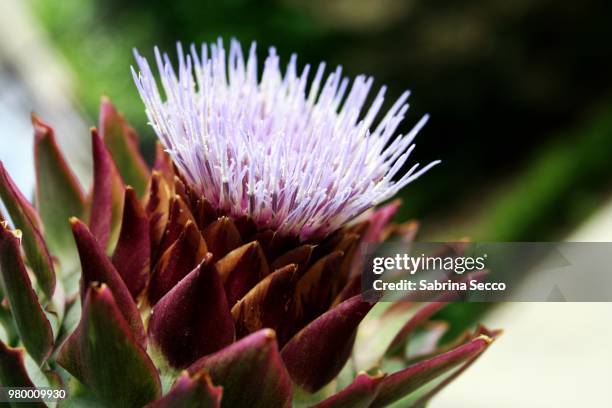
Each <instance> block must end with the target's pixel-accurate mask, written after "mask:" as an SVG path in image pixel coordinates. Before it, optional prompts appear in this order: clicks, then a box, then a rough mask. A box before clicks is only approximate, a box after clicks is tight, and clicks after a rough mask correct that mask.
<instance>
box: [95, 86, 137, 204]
mask: <svg viewBox="0 0 612 408" xmlns="http://www.w3.org/2000/svg"><path fill="white" fill-rule="evenodd" d="M100 136H101V137H102V139H103V140H104V144H105V145H106V147H107V148H108V151H109V153H110V154H111V156H112V158H113V161H114V162H115V164H116V165H117V168H118V169H119V173H121V177H122V178H123V180H124V181H125V183H126V184H128V185H131V186H132V187H133V188H134V190H135V191H136V194H137V195H138V196H139V197H143V196H144V194H145V192H146V190H147V184H148V182H149V168H148V167H147V165H146V163H145V161H144V159H143V158H142V156H141V155H140V152H139V149H138V135H137V134H136V131H135V130H134V129H133V128H132V127H131V126H130V125H128V124H127V122H126V121H125V119H124V118H123V115H121V114H120V113H119V112H117V110H116V109H115V107H114V106H113V104H112V103H111V101H110V100H109V99H108V98H107V97H102V101H101V104H100Z"/></svg>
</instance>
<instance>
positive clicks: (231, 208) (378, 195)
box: [132, 40, 438, 240]
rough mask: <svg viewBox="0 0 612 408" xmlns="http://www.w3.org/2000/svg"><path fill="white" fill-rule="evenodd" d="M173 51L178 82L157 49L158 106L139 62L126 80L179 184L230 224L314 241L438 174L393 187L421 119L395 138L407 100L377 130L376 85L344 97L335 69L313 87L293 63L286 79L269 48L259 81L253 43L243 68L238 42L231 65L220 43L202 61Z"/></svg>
mask: <svg viewBox="0 0 612 408" xmlns="http://www.w3.org/2000/svg"><path fill="white" fill-rule="evenodd" d="M177 48H178V71H177V70H175V69H174V68H173V66H172V64H171V62H170V59H169V58H168V56H167V54H160V52H159V50H158V49H157V48H156V49H155V58H156V62H157V67H158V69H159V74H160V75H159V76H160V79H161V84H162V86H163V89H164V96H163V97H162V95H161V93H160V90H159V88H158V85H157V81H156V78H155V76H154V74H153V72H152V71H151V68H150V66H149V64H148V62H147V60H146V59H145V58H143V57H141V56H140V55H138V53H137V52H136V53H135V56H136V61H137V63H138V67H139V68H140V72H139V73H136V71H135V70H134V69H133V68H132V73H133V75H134V80H135V82H136V85H137V87H138V91H139V92H140V96H141V97H142V100H143V101H144V103H145V105H146V112H147V115H148V117H149V121H150V123H151V125H152V126H153V128H154V130H155V132H156V133H157V135H158V137H159V138H160V139H161V142H162V144H163V145H164V147H165V148H166V150H167V151H168V153H169V154H170V155H171V157H172V159H173V160H174V163H175V164H176V165H177V167H178V168H179V169H180V171H181V172H182V174H183V176H184V177H185V178H186V179H187V181H188V182H189V183H190V184H191V185H192V187H193V188H195V190H196V191H197V192H198V193H200V194H202V195H203V196H204V197H205V198H206V199H207V200H208V201H209V202H210V203H211V204H212V205H213V206H214V207H216V208H217V209H219V210H221V211H223V212H225V213H226V214H228V215H230V216H232V217H240V216H245V215H246V216H249V217H251V218H252V219H253V221H254V222H255V223H256V224H257V225H258V227H260V228H271V229H273V230H276V231H278V232H279V233H281V234H285V235H295V236H299V237H300V238H301V239H304V240H306V239H310V238H318V237H322V236H324V235H326V234H328V233H330V232H332V231H334V230H336V229H338V228H340V227H341V226H342V225H343V224H345V223H346V222H348V221H350V220H351V219H352V218H354V217H356V216H358V215H359V214H361V213H363V212H364V211H366V210H367V209H369V208H371V207H373V206H375V205H376V204H379V203H381V202H382V201H385V200H387V199H388V198H390V197H392V196H393V195H395V194H396V193H397V191H398V190H400V189H401V188H403V187H404V186H406V185H407V184H408V183H410V182H411V181H413V180H415V179H416V178H417V177H419V176H420V175H421V174H423V173H425V172H426V171H427V170H428V169H430V168H431V167H432V166H434V165H436V164H437V163H438V161H436V162H432V163H429V164H428V165H426V166H424V167H422V168H419V164H415V165H414V166H412V167H411V168H410V169H409V170H408V171H407V172H406V173H405V174H403V175H401V176H399V175H398V173H399V172H400V170H401V169H402V167H403V166H404V164H405V163H406V161H407V160H408V157H409V155H410V153H411V152H412V150H413V148H414V145H413V144H412V141H413V139H414V137H415V136H416V134H417V133H418V131H419V130H420V129H421V127H423V125H424V124H425V122H426V121H427V119H428V117H427V115H426V116H424V117H423V118H422V119H421V120H420V121H419V122H418V123H417V124H416V126H415V127H414V128H413V129H412V130H411V131H410V132H409V133H408V134H406V135H400V136H397V137H394V135H395V130H396V129H397V126H398V125H399V123H400V122H401V121H402V119H403V118H404V114H405V113H406V111H407V110H408V104H407V103H406V100H407V98H408V95H409V93H408V92H405V93H404V94H402V95H401V96H400V98H399V99H398V100H397V101H396V102H395V104H393V106H392V107H391V109H389V111H388V112H387V113H386V114H385V115H384V116H383V117H382V118H380V120H379V121H378V122H377V124H376V126H374V127H373V124H374V122H375V120H376V119H377V117H378V116H379V112H380V109H381V106H382V105H383V101H384V94H385V87H382V88H381V89H380V90H379V92H378V94H377V95H376V98H375V99H374V101H373V102H372V105H371V106H370V107H369V109H368V108H366V109H364V104H365V101H366V98H367V96H368V93H369V91H370V88H371V87H372V83H373V78H372V77H367V76H365V75H360V76H358V77H356V78H355V80H354V81H353V83H352V85H350V86H349V79H348V78H345V77H344V78H343V77H342V69H341V67H338V68H337V69H336V70H335V71H334V72H332V73H331V74H329V75H327V77H326V78H324V71H325V64H324V63H321V64H320V65H319V67H318V69H317V70H316V72H315V73H314V78H313V79H312V80H311V81H310V85H309V84H308V82H309V74H310V66H309V65H306V66H305V67H304V69H303V70H302V71H301V73H300V72H298V67H297V63H296V55H295V54H294V55H292V56H291V59H290V61H289V64H288V66H287V69H286V70H285V73H284V75H283V73H282V71H281V68H280V61H279V57H278V55H277V54H276V50H275V49H274V48H270V50H269V53H268V56H267V57H266V60H265V62H264V66H263V71H262V72H261V74H259V73H258V64H257V57H256V53H255V43H253V44H252V45H251V48H250V50H249V55H248V58H247V59H246V60H245V58H244V56H243V54H242V49H241V46H240V44H239V43H238V42H237V41H232V42H231V45H230V49H229V55H226V50H225V48H224V47H223V43H222V41H221V40H218V42H217V43H216V44H210V45H206V44H203V45H202V48H201V50H200V51H199V52H198V50H197V49H196V48H195V47H194V46H193V45H192V46H191V49H190V52H189V53H188V54H187V55H186V54H185V53H184V52H183V49H182V47H181V45H180V44H178V46H177ZM396 176H397V177H396Z"/></svg>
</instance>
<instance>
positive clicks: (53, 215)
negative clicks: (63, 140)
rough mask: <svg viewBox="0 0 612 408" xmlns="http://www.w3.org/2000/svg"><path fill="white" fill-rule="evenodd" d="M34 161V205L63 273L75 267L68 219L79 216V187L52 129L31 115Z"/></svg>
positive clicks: (81, 202)
mask: <svg viewBox="0 0 612 408" xmlns="http://www.w3.org/2000/svg"><path fill="white" fill-rule="evenodd" d="M32 123H33V125H34V136H35V142H34V160H35V164H36V207H37V209H38V213H39V214H40V218H41V220H42V223H43V225H44V236H45V239H46V243H47V245H48V246H49V250H50V251H51V253H52V254H53V255H54V256H56V257H57V258H58V259H59V262H60V266H61V269H62V273H63V274H67V273H69V272H72V271H74V270H75V269H76V268H77V267H78V261H79V258H78V255H77V252H76V246H75V244H74V239H73V238H72V231H71V230H70V224H69V223H68V220H69V219H70V217H81V216H82V215H83V213H84V207H85V199H84V196H83V192H82V190H81V186H80V185H79V182H78V181H77V178H76V177H75V175H74V173H72V171H71V170H70V168H69V167H68V164H67V162H66V160H65V159H64V156H63V155H62V153H61V151H60V149H59V147H58V145H57V141H56V139H55V134H54V132H53V129H52V128H51V127H49V126H47V125H46V124H45V123H43V122H42V121H41V120H40V119H39V118H38V117H36V116H35V115H32Z"/></svg>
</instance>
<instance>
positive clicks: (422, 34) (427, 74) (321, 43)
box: [29, 0, 612, 241]
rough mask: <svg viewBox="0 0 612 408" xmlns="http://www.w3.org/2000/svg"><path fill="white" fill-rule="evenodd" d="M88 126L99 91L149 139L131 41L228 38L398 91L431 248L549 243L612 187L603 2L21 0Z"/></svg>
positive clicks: (412, 207) (408, 210)
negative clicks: (462, 241) (428, 165)
mask: <svg viewBox="0 0 612 408" xmlns="http://www.w3.org/2000/svg"><path fill="white" fill-rule="evenodd" d="M29 5H30V6H31V9H32V12H33V14H34V16H35V17H36V18H37V19H38V20H39V21H40V22H41V23H42V27H43V28H44V31H45V32H46V33H48V35H49V37H50V39H51V41H52V43H53V44H54V45H55V46H56V47H57V48H58V49H59V51H60V52H61V54H63V55H64V56H65V58H66V60H67V61H68V63H69V66H70V67H71V70H72V71H73V73H74V75H75V77H76V81H75V84H76V100H77V101H78V102H79V103H80V104H82V106H84V109H85V111H86V114H87V115H88V116H89V118H90V122H91V123H92V124H93V123H95V118H96V117H97V109H98V103H99V97H100V95H101V94H107V95H109V96H110V97H111V99H112V100H113V101H114V102H115V103H116V104H117V105H118V107H119V108H120V110H122V111H123V112H124V113H125V114H126V116H127V117H128V119H129V120H130V121H131V122H132V123H133V124H134V126H135V127H136V128H137V129H138V130H139V131H140V133H141V135H142V142H143V146H144V149H145V151H146V152H147V154H148V155H149V157H150V155H151V151H152V142H153V137H152V131H151V130H150V129H149V128H148V127H147V125H146V118H145V115H144V112H143V107H142V104H141V102H140V100H139V98H138V95H137V92H136V90H135V87H134V86H133V83H132V79H131V75H130V72H129V66H130V65H131V64H132V63H133V58H132V48H133V47H137V48H138V49H139V50H140V52H141V53H143V54H144V55H148V56H150V55H151V54H152V47H153V46H154V45H159V46H160V47H162V48H163V49H166V50H169V51H172V50H173V48H174V44H175V42H176V41H177V40H180V41H182V42H184V43H190V42H195V43H200V42H202V41H212V40H215V39H216V38H217V37H218V36H222V37H223V38H224V39H226V40H228V39H229V38H230V37H235V38H237V39H239V40H241V41H242V42H243V45H244V46H245V47H246V44H247V43H248V42H250V41H251V40H256V41H257V42H258V50H259V54H260V55H262V56H263V54H265V53H266V50H267V47H269V46H271V45H274V46H276V47H277V48H278V51H279V53H280V55H281V57H283V58H284V59H285V61H287V59H288V56H289V54H290V53H291V52H297V53H298V54H299V61H301V62H302V63H306V62H309V63H318V62H319V61H321V60H326V61H327V62H328V63H330V65H332V66H333V65H336V64H342V65H343V67H344V68H345V73H346V74H349V75H351V76H354V75H356V74H359V73H368V74H371V75H374V76H375V78H376V81H377V84H378V85H382V84H387V85H388V86H389V90H390V92H389V93H388V95H389V100H388V101H387V103H388V104H389V106H390V104H391V103H392V100H393V99H394V98H395V97H397V96H399V94H400V93H401V92H402V91H404V90H405V89H411V90H412V96H411V103H412V104H411V109H410V111H409V115H408V117H407V119H406V120H405V122H404V126H403V129H402V130H404V131H405V130H406V129H409V128H410V127H411V126H412V125H413V124H414V123H416V121H417V120H418V119H419V118H420V116H421V115H422V114H423V113H425V112H429V113H430V114H431V116H432V118H431V120H430V122H429V124H428V125H427V126H426V128H425V130H424V131H423V132H422V133H421V135H420V136H419V137H418V138H417V145H418V148H417V149H416V151H415V152H416V155H415V157H416V158H417V159H418V160H420V161H429V160H433V159H442V160H443V164H442V165H441V166H438V167H436V168H435V169H434V170H432V171H431V172H430V173H429V174H427V175H426V176H425V177H423V178H421V179H420V180H419V181H417V182H416V183H414V184H412V185H410V186H408V188H407V189H406V190H405V191H404V192H403V196H404V202H405V205H404V207H403V210H402V213H401V217H402V218H419V219H421V220H422V225H423V234H424V236H425V237H427V238H429V239H454V238H461V237H463V236H471V237H472V238H474V239H478V240H523V241H539V240H555V239H562V238H563V237H564V236H565V235H566V234H567V233H569V232H570V231H571V230H572V229H574V228H575V227H576V226H577V225H578V224H580V223H581V222H582V221H583V220H585V219H586V218H587V217H588V216H589V215H590V214H591V212H593V211H594V210H595V209H596V208H597V207H598V206H600V205H602V204H603V203H604V202H605V201H606V200H607V199H609V198H610V197H611V193H612V165H611V164H610V158H612V85H611V84H612V80H610V74H611V73H612V45H611V44H612V42H611V41H610V39H612V24H610V16H611V15H612V2H608V1H592V0H585V1H579V2H576V1H573V2H570V1H565V2H559V1H552V0H517V1H506V0H480V1H466V0H459V1H458V0H453V1H450V0H429V1H425V0H407V1H393V0H379V1H371V0H351V1H347V0H338V1H326V0H264V1H254V0H253V1H249V0H230V1H210V2H206V1H200V0H175V1H162V0H62V1H49V0H29Z"/></svg>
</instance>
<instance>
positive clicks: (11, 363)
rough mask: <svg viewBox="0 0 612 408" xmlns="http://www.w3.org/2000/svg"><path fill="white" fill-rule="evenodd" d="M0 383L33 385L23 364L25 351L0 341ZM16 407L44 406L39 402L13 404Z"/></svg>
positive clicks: (14, 385) (5, 384)
mask: <svg viewBox="0 0 612 408" xmlns="http://www.w3.org/2000/svg"><path fill="white" fill-rule="evenodd" d="M0 384H1V385H2V386H3V387H34V383H33V382H32V380H31V379H30V377H29V375H28V372H27V370H26V366H25V352H24V350H23V349H20V348H11V347H7V346H6V345H5V344H4V343H2V342H1V341H0ZM14 406H16V407H26V408H28V407H46V405H45V404H44V403H43V402H42V401H41V402H27V403H19V404H15V405H14Z"/></svg>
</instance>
